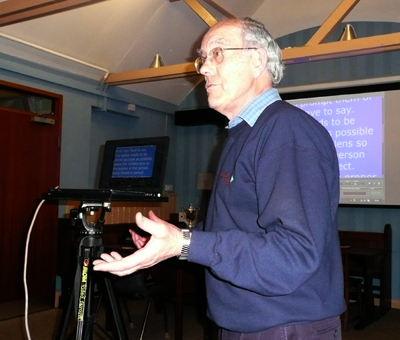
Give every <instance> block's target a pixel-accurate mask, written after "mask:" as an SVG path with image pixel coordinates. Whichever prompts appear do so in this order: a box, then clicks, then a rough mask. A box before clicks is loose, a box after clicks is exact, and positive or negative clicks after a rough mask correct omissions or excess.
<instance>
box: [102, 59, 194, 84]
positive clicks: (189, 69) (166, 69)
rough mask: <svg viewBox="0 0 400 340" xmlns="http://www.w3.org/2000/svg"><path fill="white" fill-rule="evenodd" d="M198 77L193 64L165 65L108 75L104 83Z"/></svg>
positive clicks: (132, 82)
mask: <svg viewBox="0 0 400 340" xmlns="http://www.w3.org/2000/svg"><path fill="white" fill-rule="evenodd" d="M196 75H197V76H198V75H199V74H198V73H197V72H196V68H195V67H194V64H193V63H184V64H176V65H167V66H162V67H157V68H146V69H140V70H134V71H126V72H118V73H110V74H109V75H108V77H107V79H106V80H105V83H106V84H108V85H111V86H115V85H127V84H137V83H145V82H149V81H156V80H157V81H158V80H166V79H175V78H183V77H189V76H196Z"/></svg>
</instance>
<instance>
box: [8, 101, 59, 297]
mask: <svg viewBox="0 0 400 340" xmlns="http://www.w3.org/2000/svg"><path fill="white" fill-rule="evenodd" d="M54 100H56V101H58V102H57V103H56V105H55V107H56V109H57V110H58V111H60V110H61V100H62V98H61V96H60V97H56V98H55V99H54ZM33 116H35V115H34V114H31V113H27V112H22V111H18V110H13V109H5V108H1V107H0V273H1V279H0V303H3V302H8V301H14V300H21V299H23V298H24V289H23V266H24V256H25V243H26V239H27V234H28V230H29V227H30V224H31V222H32V219H33V217H34V213H35V210H36V208H37V207H38V204H39V203H40V202H41V195H42V194H43V193H45V192H47V191H48V189H50V188H52V187H55V186H57V185H58V182H59V172H60V171H59V168H60V145H59V144H60V137H61V136H60V134H61V128H60V124H61V120H60V118H61V112H58V114H57V115H56V117H54V118H55V124H43V123H38V122H34V121H31V119H32V117H33ZM57 220H58V205H57V204H54V203H53V204H50V203H45V204H43V206H42V208H41V209H40V211H39V213H38V215H37V218H36V222H35V224H34V226H33V229H32V234H31V238H30V245H29V253H28V255H29V256H28V267H27V268H28V271H27V277H28V289H29V296H30V297H34V296H45V295H48V296H53V297H54V292H55V272H56V250H57V248H56V247H57Z"/></svg>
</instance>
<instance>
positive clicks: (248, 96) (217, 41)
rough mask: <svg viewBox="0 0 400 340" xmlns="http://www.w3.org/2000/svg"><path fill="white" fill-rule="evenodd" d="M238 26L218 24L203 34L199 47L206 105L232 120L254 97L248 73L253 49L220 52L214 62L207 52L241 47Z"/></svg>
mask: <svg viewBox="0 0 400 340" xmlns="http://www.w3.org/2000/svg"><path fill="white" fill-rule="evenodd" d="M241 33H242V31H241V28H240V27H239V26H235V25H232V24H227V23H225V24H220V25H218V24H217V26H215V27H213V28H211V29H210V31H209V32H208V33H207V34H206V35H205V36H204V38H203V41H202V44H201V50H202V53H203V55H205V56H207V59H206V60H205V63H204V64H203V66H202V67H201V70H200V72H201V74H203V75H204V77H205V80H206V90H207V95H208V104H209V106H210V107H211V108H213V109H214V110H217V111H218V112H220V113H222V114H223V115H225V116H226V117H228V119H230V120H232V119H233V118H235V117H236V116H237V115H238V114H239V112H240V111H241V110H242V109H243V108H244V107H245V106H246V105H247V103H249V102H250V101H251V100H252V99H253V98H254V97H255V95H254V91H253V90H254V89H253V88H254V82H255V79H254V77H253V72H252V52H253V50H228V51H222V53H223V60H222V62H221V63H219V64H218V63H216V62H215V60H213V57H212V55H209V53H210V51H211V50H212V49H213V48H215V47H220V48H240V47H245V46H244V45H243V41H242V38H241Z"/></svg>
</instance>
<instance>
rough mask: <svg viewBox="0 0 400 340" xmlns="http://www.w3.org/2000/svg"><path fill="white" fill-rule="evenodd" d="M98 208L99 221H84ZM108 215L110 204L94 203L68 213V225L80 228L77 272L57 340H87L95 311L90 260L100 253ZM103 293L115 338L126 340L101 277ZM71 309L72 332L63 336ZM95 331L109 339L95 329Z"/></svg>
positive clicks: (112, 298) (108, 282) (114, 302)
mask: <svg viewBox="0 0 400 340" xmlns="http://www.w3.org/2000/svg"><path fill="white" fill-rule="evenodd" d="M99 208H101V212H100V217H99V219H98V220H97V222H96V223H94V222H88V221H87V213H90V214H92V213H93V212H94V211H97V210H98V209H99ZM107 211H111V203H110V202H100V201H97V200H93V201H83V202H82V203H81V205H80V206H79V208H78V209H72V210H71V223H72V225H73V226H75V225H77V223H79V224H80V225H81V229H80V233H81V237H80V240H79V245H78V250H77V268H76V274H75V282H74V287H73V289H72V290H71V293H70V298H69V301H68V306H67V307H66V308H64V311H63V315H62V317H61V323H60V327H59V329H58V333H57V340H64V339H71V337H72V336H73V335H74V334H75V339H76V340H91V339H92V338H93V329H94V326H95V324H96V314H97V310H95V308H94V301H93V300H94V286H95V282H94V279H93V269H92V263H93V260H95V259H97V258H99V256H100V255H101V253H102V252H103V241H102V238H101V236H100V235H101V234H102V233H103V226H104V222H105V213H106V212H107ZM102 280H103V281H104V287H105V291H106V293H107V295H108V298H109V301H110V304H111V310H112V315H113V317H114V321H115V325H116V329H117V332H118V338H119V339H120V340H128V335H127V333H126V329H125V326H124V324H123V320H122V316H121V310H120V308H119V305H118V301H117V299H116V297H115V294H114V290H113V287H112V284H111V280H110V279H109V278H108V277H107V276H105V275H103V276H102ZM74 307H75V315H76V329H75V332H73V333H72V334H70V335H67V333H68V329H69V327H70V320H71V314H72V312H73V309H74ZM98 327H99V328H100V329H101V330H102V331H103V332H104V333H105V334H106V335H107V336H108V337H110V336H109V335H108V334H107V333H106V332H105V330H103V329H102V328H101V327H100V326H99V325H98Z"/></svg>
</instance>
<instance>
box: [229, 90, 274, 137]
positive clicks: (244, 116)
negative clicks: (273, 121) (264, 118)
mask: <svg viewBox="0 0 400 340" xmlns="http://www.w3.org/2000/svg"><path fill="white" fill-rule="evenodd" d="M280 99H281V97H280V95H279V93H278V90H277V89H276V88H270V89H268V90H266V91H264V92H263V93H261V94H259V95H258V96H257V97H256V98H254V99H253V100H252V101H251V102H250V103H249V104H247V105H246V106H245V107H244V108H243V110H242V111H240V113H239V114H238V115H237V116H236V117H235V118H233V119H232V120H231V121H229V124H228V126H227V128H228V129H231V128H233V127H234V126H236V125H238V124H239V123H241V122H242V121H243V120H244V121H245V122H246V123H247V124H249V125H250V126H251V127H253V125H254V124H255V123H256V121H257V119H258V117H259V116H260V114H261V113H262V112H263V111H264V109H265V108H266V107H267V106H269V105H271V104H272V103H274V102H276V101H277V100H280Z"/></svg>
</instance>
